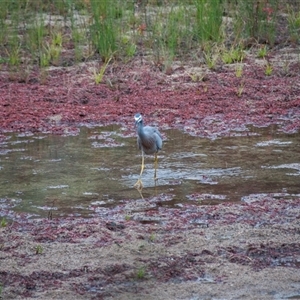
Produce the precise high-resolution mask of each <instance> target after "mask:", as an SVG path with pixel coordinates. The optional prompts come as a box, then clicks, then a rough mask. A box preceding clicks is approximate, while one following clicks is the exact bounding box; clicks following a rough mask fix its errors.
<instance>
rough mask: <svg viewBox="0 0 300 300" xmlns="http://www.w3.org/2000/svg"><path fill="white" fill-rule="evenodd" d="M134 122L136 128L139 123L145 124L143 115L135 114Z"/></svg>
mask: <svg viewBox="0 0 300 300" xmlns="http://www.w3.org/2000/svg"><path fill="white" fill-rule="evenodd" d="M134 121H135V126H137V125H138V124H139V123H141V122H143V117H142V115H141V114H140V113H137V114H135V115H134Z"/></svg>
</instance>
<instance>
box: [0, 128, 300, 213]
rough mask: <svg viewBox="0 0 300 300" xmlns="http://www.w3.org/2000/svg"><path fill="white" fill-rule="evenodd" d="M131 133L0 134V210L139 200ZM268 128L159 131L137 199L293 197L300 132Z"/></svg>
mask: <svg viewBox="0 0 300 300" xmlns="http://www.w3.org/2000/svg"><path fill="white" fill-rule="evenodd" d="M133 130H134V129H132V131H133ZM132 131H131V133H130V134H128V131H126V129H125V128H122V127H119V126H117V125H112V126H108V127H101V128H87V127H82V128H81V129H80V134H79V135H78V136H55V135H43V134H41V135H29V136H28V135H22V134H10V135H7V136H8V137H9V138H8V139H7V140H6V141H5V142H4V143H2V144H0V176H1V177H0V182H1V184H0V208H2V215H3V214H5V208H8V207H13V209H14V210H15V211H22V212H27V213H30V214H32V215H37V216H47V214H48V212H49V211H52V212H53V213H55V215H57V216H63V215H81V216H89V215H90V214H91V212H92V211H93V209H94V208H95V207H108V206H115V205H117V204H119V203H121V202H122V201H123V200H136V199H140V198H141V195H140V194H139V193H138V191H137V190H136V189H134V188H133V185H134V183H135V182H136V180H137V179H138V175H139V172H140V164H141V153H140V152H139V151H138V149H137V147H136V138H135V135H134V133H132ZM276 132H277V131H276V128H275V127H270V128H251V127H250V128H249V131H248V132H247V136H237V135H242V134H239V133H236V134H235V137H230V138H220V139H216V140H209V139H203V138H199V137H193V136H190V135H187V134H184V133H182V132H180V131H178V130H167V131H164V132H163V135H164V136H165V140H164V146H163V150H162V151H160V152H159V166H158V178H159V180H158V182H157V185H156V187H155V184H154V180H153V175H154V169H153V157H152V156H146V159H145V163H146V167H145V171H144V174H143V183H144V189H143V192H142V194H143V197H144V198H151V197H154V196H156V195H160V197H162V199H167V200H168V201H166V202H164V205H168V206H175V205H176V206H178V205H179V206H180V205H181V204H183V203H185V202H189V203H197V204H199V205H201V204H204V205H205V204H206V205H209V204H215V203H220V202H225V201H229V202H235V201H252V200H253V199H256V198H257V197H264V196H267V195H268V194H270V193H272V196H273V197H275V198H276V197H293V196H296V195H298V196H299V194H300V188H299V186H300V185H299V179H300V154H299V145H300V134H293V135H286V134H278V133H276ZM244 134H245V132H244V133H243V135H244ZM0 213H1V210H0Z"/></svg>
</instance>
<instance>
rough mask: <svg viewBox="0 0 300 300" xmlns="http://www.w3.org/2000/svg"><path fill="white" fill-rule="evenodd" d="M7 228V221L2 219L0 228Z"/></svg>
mask: <svg viewBox="0 0 300 300" xmlns="http://www.w3.org/2000/svg"><path fill="white" fill-rule="evenodd" d="M6 226H7V221H6V220H5V219H4V218H2V220H1V222H0V227H6Z"/></svg>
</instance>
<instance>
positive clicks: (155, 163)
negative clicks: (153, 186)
mask: <svg viewBox="0 0 300 300" xmlns="http://www.w3.org/2000/svg"><path fill="white" fill-rule="evenodd" d="M157 166H158V158H157V152H155V156H154V181H155V182H156V181H157V179H158V178H157V177H156V170H157Z"/></svg>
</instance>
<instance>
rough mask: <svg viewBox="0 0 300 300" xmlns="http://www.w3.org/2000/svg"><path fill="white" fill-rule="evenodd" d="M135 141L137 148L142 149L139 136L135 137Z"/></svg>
mask: <svg viewBox="0 0 300 300" xmlns="http://www.w3.org/2000/svg"><path fill="white" fill-rule="evenodd" d="M136 142H137V146H138V148H139V150H141V149H142V145H141V140H140V137H139V136H138V137H137V140H136Z"/></svg>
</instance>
